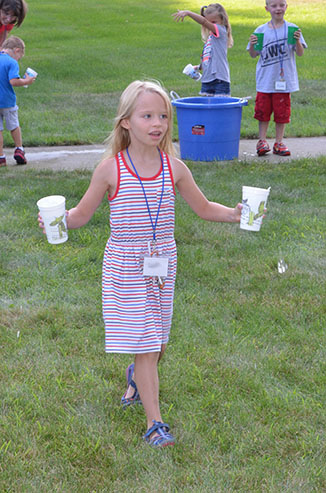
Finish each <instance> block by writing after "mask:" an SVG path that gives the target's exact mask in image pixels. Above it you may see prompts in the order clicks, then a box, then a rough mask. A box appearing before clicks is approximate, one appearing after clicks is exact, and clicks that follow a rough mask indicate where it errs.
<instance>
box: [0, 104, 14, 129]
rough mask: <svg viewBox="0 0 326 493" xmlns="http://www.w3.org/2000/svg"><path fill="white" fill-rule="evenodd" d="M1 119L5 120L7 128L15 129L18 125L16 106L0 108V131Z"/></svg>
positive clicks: (1, 127)
mask: <svg viewBox="0 0 326 493" xmlns="http://www.w3.org/2000/svg"><path fill="white" fill-rule="evenodd" d="M3 121H5V122H6V127H7V130H10V131H11V130H15V128H17V127H19V121H18V106H17V105H16V106H13V107H12V108H0V131H1V132H2V131H3Z"/></svg>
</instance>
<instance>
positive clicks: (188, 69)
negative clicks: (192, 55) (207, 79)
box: [182, 63, 201, 80]
mask: <svg viewBox="0 0 326 493" xmlns="http://www.w3.org/2000/svg"><path fill="white" fill-rule="evenodd" d="M182 73H183V74H186V75H189V77H191V78H192V79H194V80H200V79H201V73H200V72H198V70H196V69H195V68H194V66H193V65H191V63H188V65H186V66H185V68H184V69H183V71H182Z"/></svg>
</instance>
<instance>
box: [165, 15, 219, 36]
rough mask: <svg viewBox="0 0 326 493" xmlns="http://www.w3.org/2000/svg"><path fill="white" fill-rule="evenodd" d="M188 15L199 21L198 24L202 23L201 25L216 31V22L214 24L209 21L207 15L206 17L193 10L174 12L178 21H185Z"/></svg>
mask: <svg viewBox="0 0 326 493" xmlns="http://www.w3.org/2000/svg"><path fill="white" fill-rule="evenodd" d="M187 16H188V17H190V18H191V19H192V20H194V21H195V22H198V24H200V25H201V26H204V27H206V28H207V29H209V30H210V31H212V32H213V33H215V31H216V27H215V24H213V23H212V22H209V21H208V20H207V19H206V17H204V16H202V15H200V14H196V13H195V12H192V11H191V10H178V12H175V13H174V14H172V17H174V20H175V21H176V22H179V21H181V22H183V20H184V18H185V17H187Z"/></svg>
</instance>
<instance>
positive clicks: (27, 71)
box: [24, 67, 38, 87]
mask: <svg viewBox="0 0 326 493" xmlns="http://www.w3.org/2000/svg"><path fill="white" fill-rule="evenodd" d="M25 73H26V74H27V75H29V76H30V77H37V76H38V73H37V72H35V70H33V69H32V68H31V67H27V69H26V72H25ZM24 87H28V86H24Z"/></svg>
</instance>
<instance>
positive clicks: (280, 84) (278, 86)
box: [275, 80, 286, 91]
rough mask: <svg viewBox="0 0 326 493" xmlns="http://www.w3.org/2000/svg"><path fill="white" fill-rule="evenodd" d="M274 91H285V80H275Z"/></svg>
mask: <svg viewBox="0 0 326 493" xmlns="http://www.w3.org/2000/svg"><path fill="white" fill-rule="evenodd" d="M275 90H276V91H286V80H277V81H276V82H275Z"/></svg>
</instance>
